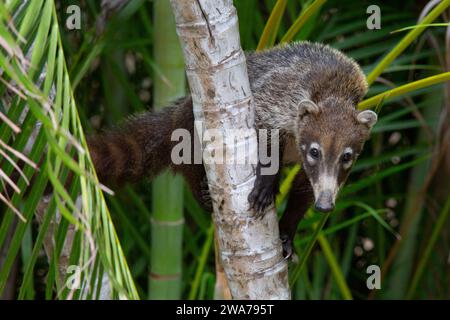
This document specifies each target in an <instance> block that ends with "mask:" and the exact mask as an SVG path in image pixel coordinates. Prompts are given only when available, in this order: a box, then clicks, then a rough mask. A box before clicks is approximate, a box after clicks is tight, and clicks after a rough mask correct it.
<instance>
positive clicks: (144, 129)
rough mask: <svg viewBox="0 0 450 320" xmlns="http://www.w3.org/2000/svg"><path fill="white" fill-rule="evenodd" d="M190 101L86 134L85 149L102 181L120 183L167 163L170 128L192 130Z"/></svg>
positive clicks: (169, 163)
mask: <svg viewBox="0 0 450 320" xmlns="http://www.w3.org/2000/svg"><path fill="white" fill-rule="evenodd" d="M193 127H194V119H193V114H192V100H191V99H190V98H183V99H181V100H179V101H177V102H175V103H174V105H173V106H171V107H167V108H165V109H164V110H163V111H160V112H145V113H143V114H141V115H137V116H133V117H132V118H130V119H128V120H127V121H126V122H125V123H124V124H123V125H122V126H120V127H119V128H117V129H114V130H109V131H107V132H105V133H102V134H99V135H95V136H92V137H89V138H88V139H87V142H88V146H89V151H90V154H91V157H92V161H93V163H94V167H95V169H96V171H97V175H98V177H99V179H100V181H101V182H102V183H105V184H108V185H109V184H114V185H116V184H123V183H125V182H135V181H137V180H140V179H142V178H144V177H152V176H154V175H156V174H157V173H159V172H160V171H161V170H163V169H164V168H166V167H169V166H170V165H171V159H170V154H171V149H172V143H173V142H171V141H170V137H171V135H172V132H173V130H174V129H177V128H184V129H187V130H189V131H190V132H192V131H193Z"/></svg>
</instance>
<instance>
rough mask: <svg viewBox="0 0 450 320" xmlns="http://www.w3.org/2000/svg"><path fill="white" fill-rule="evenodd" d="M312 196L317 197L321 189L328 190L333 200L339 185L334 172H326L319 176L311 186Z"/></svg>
mask: <svg viewBox="0 0 450 320" xmlns="http://www.w3.org/2000/svg"><path fill="white" fill-rule="evenodd" d="M313 189H314V197H315V198H316V199H317V198H318V197H319V194H320V193H321V192H322V191H326V190H329V191H331V194H332V195H333V201H334V200H335V199H336V195H337V193H338V191H339V186H338V182H337V176H335V175H334V174H329V173H328V172H325V173H323V175H321V176H319V180H318V181H317V183H316V184H314V186H313Z"/></svg>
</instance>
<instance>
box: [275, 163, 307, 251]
mask: <svg viewBox="0 0 450 320" xmlns="http://www.w3.org/2000/svg"><path fill="white" fill-rule="evenodd" d="M313 201H314V193H313V190H312V187H311V184H310V182H309V180H308V178H307V177H306V174H305V171H304V170H301V171H300V172H299V173H298V174H297V176H296V177H295V179H294V182H293V184H292V189H291V192H290V195H289V199H288V203H287V207H286V211H285V212H284V214H283V217H282V218H281V220H280V224H279V226H280V238H281V240H282V242H283V251H284V256H285V257H286V258H289V257H290V256H291V255H292V251H293V248H292V243H293V241H294V237H295V233H296V231H297V225H298V223H299V222H300V220H301V219H302V218H303V216H304V215H305V213H306V210H308V208H309V207H310V206H311V204H312V203H313Z"/></svg>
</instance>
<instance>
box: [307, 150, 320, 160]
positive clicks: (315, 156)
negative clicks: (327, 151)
mask: <svg viewBox="0 0 450 320" xmlns="http://www.w3.org/2000/svg"><path fill="white" fill-rule="evenodd" d="M309 154H310V155H311V157H313V158H314V159H317V158H319V149H317V148H311V149H309Z"/></svg>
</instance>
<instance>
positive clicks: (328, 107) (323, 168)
mask: <svg viewBox="0 0 450 320" xmlns="http://www.w3.org/2000/svg"><path fill="white" fill-rule="evenodd" d="M298 116H299V117H300V118H301V119H299V120H300V121H298V123H299V128H298V133H299V134H298V137H297V144H298V147H299V150H300V154H301V158H302V161H303V164H302V169H303V170H305V173H306V175H307V176H308V178H309V181H310V183H311V186H312V189H313V191H314V198H315V208H316V209H317V210H319V211H322V212H329V211H331V210H333V209H334V204H335V199H336V195H337V193H338V191H339V189H340V187H341V186H342V185H343V183H344V182H345V180H346V179H347V177H348V174H349V172H350V169H351V167H352V166H353V164H354V163H355V161H356V159H357V157H358V155H359V154H360V153H361V151H362V148H363V145H364V142H365V141H366V140H367V139H368V138H369V135H370V130H371V129H372V127H373V125H374V124H375V123H376V121H377V114H376V113H375V112H373V111H371V110H364V111H359V110H356V109H355V107H354V103H353V102H351V101H348V102H347V101H340V100H337V99H332V98H330V99H326V100H325V101H323V102H318V103H317V104H316V103H314V102H313V101H311V100H308V99H305V100H302V101H301V102H300V104H299V115H298Z"/></svg>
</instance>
